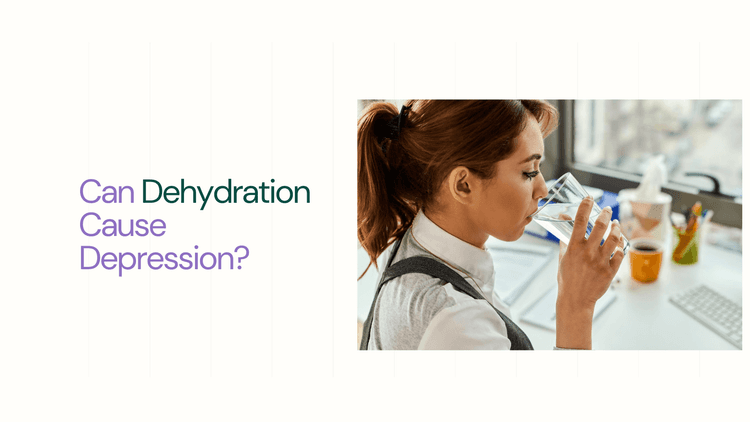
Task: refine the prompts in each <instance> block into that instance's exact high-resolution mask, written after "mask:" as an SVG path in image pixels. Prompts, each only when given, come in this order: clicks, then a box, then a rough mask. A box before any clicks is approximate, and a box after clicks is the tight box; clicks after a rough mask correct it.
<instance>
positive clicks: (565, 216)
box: [557, 214, 573, 259]
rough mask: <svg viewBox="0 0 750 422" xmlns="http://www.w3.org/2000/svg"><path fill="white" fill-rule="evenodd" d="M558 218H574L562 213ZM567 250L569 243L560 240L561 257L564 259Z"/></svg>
mask: <svg viewBox="0 0 750 422" xmlns="http://www.w3.org/2000/svg"><path fill="white" fill-rule="evenodd" d="M557 218H558V219H560V220H572V219H573V218H571V217H570V216H569V215H567V214H560V215H558V216H557ZM566 250H568V244H567V243H565V242H563V241H562V240H561V241H560V259H562V257H563V255H565V251H566Z"/></svg>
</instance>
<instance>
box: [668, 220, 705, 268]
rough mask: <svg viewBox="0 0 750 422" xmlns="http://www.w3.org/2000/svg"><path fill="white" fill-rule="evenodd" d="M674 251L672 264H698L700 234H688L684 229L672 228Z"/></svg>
mask: <svg viewBox="0 0 750 422" xmlns="http://www.w3.org/2000/svg"><path fill="white" fill-rule="evenodd" d="M672 232H673V233H674V235H673V236H674V243H673V244H674V251H673V252H672V262H674V263H675V264H679V265H692V264H695V263H696V262H698V244H699V242H698V233H699V231H697V230H696V231H695V232H693V233H687V232H686V231H685V230H684V229H679V228H677V227H672Z"/></svg>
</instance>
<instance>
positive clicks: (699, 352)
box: [698, 350, 702, 378]
mask: <svg viewBox="0 0 750 422" xmlns="http://www.w3.org/2000/svg"><path fill="white" fill-rule="evenodd" d="M698 378H702V374H701V351H700V350H698Z"/></svg>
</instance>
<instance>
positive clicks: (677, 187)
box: [542, 100, 742, 228]
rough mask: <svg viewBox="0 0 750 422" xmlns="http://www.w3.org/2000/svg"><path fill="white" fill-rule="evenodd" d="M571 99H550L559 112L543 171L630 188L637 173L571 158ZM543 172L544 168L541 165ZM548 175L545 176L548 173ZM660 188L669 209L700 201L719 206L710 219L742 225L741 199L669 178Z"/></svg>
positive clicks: (706, 205) (706, 206) (634, 185)
mask: <svg viewBox="0 0 750 422" xmlns="http://www.w3.org/2000/svg"><path fill="white" fill-rule="evenodd" d="M574 101H575V100H557V101H551V103H553V104H554V105H555V106H556V107H557V109H558V111H559V112H560V124H559V127H558V129H557V130H556V131H555V132H553V134H552V135H550V136H549V137H548V138H547V140H546V141H545V155H546V157H545V163H544V164H545V167H546V170H547V171H548V172H547V173H546V174H550V175H553V177H558V176H560V175H562V174H564V173H566V172H570V173H572V174H573V176H575V178H576V179H578V181H580V182H581V184H583V185H587V186H593V187H597V188H599V189H604V190H606V191H609V192H619V191H620V190H622V189H634V188H637V187H638V185H639V184H640V181H641V177H642V176H640V175H636V174H632V173H627V172H623V171H619V170H614V169H607V168H602V167H597V166H592V165H588V164H583V163H576V162H574V161H573V145H574V136H575V131H574V128H573V124H574V117H575V116H574ZM542 172H543V173H544V172H545V168H543V169H542ZM548 177H549V176H548ZM662 191H663V192H666V193H668V194H669V195H671V196H672V211H673V212H680V209H681V207H682V206H686V207H688V208H689V207H691V206H693V204H695V202H696V201H700V202H701V204H702V205H703V208H704V209H711V210H721V212H715V213H714V216H713V218H712V221H714V222H716V223H719V224H724V225H727V226H731V227H738V228H742V203H741V202H737V201H735V200H732V199H728V198H720V197H716V196H714V195H710V194H707V193H703V192H700V190H699V189H698V188H696V187H693V186H688V185H684V184H681V183H675V182H669V183H667V185H665V186H664V187H663V188H662Z"/></svg>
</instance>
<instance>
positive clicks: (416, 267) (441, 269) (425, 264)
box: [359, 239, 534, 350]
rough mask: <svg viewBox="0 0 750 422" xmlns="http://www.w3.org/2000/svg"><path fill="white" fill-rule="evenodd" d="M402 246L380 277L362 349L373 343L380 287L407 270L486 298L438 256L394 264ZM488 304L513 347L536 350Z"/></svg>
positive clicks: (389, 260) (395, 249)
mask: <svg viewBox="0 0 750 422" xmlns="http://www.w3.org/2000/svg"><path fill="white" fill-rule="evenodd" d="M400 245H401V239H399V240H398V241H396V244H395V245H393V252H392V253H391V256H390V257H389V258H388V263H387V264H386V270H385V271H383V276H382V277H381V278H380V282H379V283H378V287H377V289H376V290H375V297H374V298H373V299H372V306H370V313H369V315H367V320H366V321H365V323H364V327H363V329H362V343H360V345H359V349H360V350H367V345H368V343H369V342H370V330H371V329H372V318H373V315H374V313H375V302H376V299H377V298H378V294H379V293H380V289H381V288H382V287H383V285H384V284H385V283H387V282H389V281H391V280H393V279H394V278H396V277H400V276H402V275H404V274H408V273H421V274H427V275H429V276H431V277H434V278H439V279H440V280H443V281H445V282H448V283H450V284H451V285H452V286H453V288H454V289H456V290H457V291H459V292H462V293H464V294H467V295H469V296H471V297H473V298H474V299H481V300H485V299H484V297H483V296H482V295H481V294H480V293H479V292H477V291H476V289H475V288H473V287H472V286H471V285H470V284H469V283H467V282H466V280H465V279H464V278H463V277H461V275H460V274H458V273H457V272H456V271H454V270H453V269H451V268H450V267H449V266H447V265H445V264H443V263H442V262H440V261H437V260H435V259H432V258H427V257H424V256H413V257H411V258H406V259H403V260H401V261H399V262H397V263H395V264H393V265H391V263H392V262H393V258H394V257H395V256H396V251H398V247H399V246H400ZM487 303H489V302H487ZM489 305H490V306H492V309H494V310H495V312H497V315H498V316H500V318H501V319H502V320H503V322H504V323H505V327H506V328H507V330H508V339H509V340H510V350H534V348H533V347H532V346H531V341H529V338H528V337H527V336H526V333H524V332H523V330H521V328H520V327H518V326H517V325H516V324H515V323H514V322H513V321H511V319H510V318H508V317H507V316H505V315H504V314H503V313H502V312H500V311H499V310H498V309H497V308H495V306H493V305H492V303H489Z"/></svg>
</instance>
